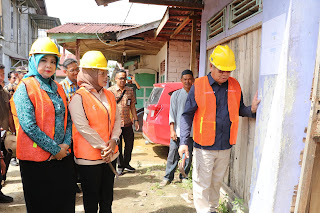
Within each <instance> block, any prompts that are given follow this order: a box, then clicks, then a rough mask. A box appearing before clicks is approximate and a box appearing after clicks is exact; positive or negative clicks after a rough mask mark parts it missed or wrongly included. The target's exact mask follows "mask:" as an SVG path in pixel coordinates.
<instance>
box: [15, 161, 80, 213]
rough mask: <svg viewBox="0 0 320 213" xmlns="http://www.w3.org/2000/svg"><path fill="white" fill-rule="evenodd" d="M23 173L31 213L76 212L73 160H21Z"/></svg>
mask: <svg viewBox="0 0 320 213" xmlns="http://www.w3.org/2000/svg"><path fill="white" fill-rule="evenodd" d="M20 172H21V178H22V184H23V192H24V198H25V201H26V206H27V212H28V213H43V212H46V213H57V212H59V213H72V212H75V197H76V191H75V174H74V166H73V159H72V158H71V156H67V157H65V158H63V159H62V160H52V161H45V162H33V161H24V160H20Z"/></svg>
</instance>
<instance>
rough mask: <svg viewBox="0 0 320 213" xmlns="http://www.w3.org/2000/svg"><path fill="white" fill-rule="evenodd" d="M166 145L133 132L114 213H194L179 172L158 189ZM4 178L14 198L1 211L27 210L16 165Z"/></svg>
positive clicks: (79, 196)
mask: <svg viewBox="0 0 320 213" xmlns="http://www.w3.org/2000/svg"><path fill="white" fill-rule="evenodd" d="M167 154H168V147H165V146H161V145H155V144H145V140H144V139H143V137H142V136H141V134H140V133H136V139H135V145H134V149H133V154H132V161H131V165H132V166H133V167H135V168H136V169H137V171H136V172H135V173H125V174H124V175H123V176H121V177H120V178H119V180H116V181H115V187H114V201H113V212H114V213H118V212H121V213H126V212H130V213H191V212H192V213H193V212H195V209H194V206H193V203H192V200H190V198H188V197H189V196H188V195H189V194H191V189H190V184H188V183H187V184H185V183H179V181H178V179H179V177H178V173H177V172H176V174H175V180H174V181H173V183H171V184H170V185H168V186H166V187H164V188H163V189H161V188H160V187H159V183H160V182H161V180H162V178H163V176H164V173H165V164H166V159H167ZM7 176H8V177H7V181H6V184H5V186H4V187H3V189H2V191H3V193H4V194H6V195H10V196H12V197H13V198H14V202H13V203H10V204H0V212H5V213H20V212H26V208H25V203H24V197H23V190H22V184H21V178H20V171H19V167H16V166H10V168H9V172H8V175H7ZM76 212H77V213H80V212H84V209H83V205H82V194H77V200H76Z"/></svg>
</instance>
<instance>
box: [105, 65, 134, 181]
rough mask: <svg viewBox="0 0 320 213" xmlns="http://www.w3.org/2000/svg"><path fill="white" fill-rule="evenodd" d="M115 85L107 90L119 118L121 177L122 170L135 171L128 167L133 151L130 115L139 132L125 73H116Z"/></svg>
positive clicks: (119, 167)
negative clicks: (115, 106) (116, 107)
mask: <svg viewBox="0 0 320 213" xmlns="http://www.w3.org/2000/svg"><path fill="white" fill-rule="evenodd" d="M115 80H116V83H117V84H116V85H114V86H112V87H110V88H108V90H110V91H111V92H112V93H113V94H114V95H115V97H116V101H117V105H118V108H119V112H120V116H121V129H122V133H121V135H120V141H119V157H118V173H119V175H122V174H123V172H124V170H127V171H129V172H135V171H136V169H135V168H133V167H132V166H130V161H131V153H132V149H133V142H134V133H133V129H132V120H131V117H130V113H131V114H132V116H133V119H134V126H135V130H136V131H138V130H139V121H138V116H137V111H136V107H135V104H136V98H135V96H134V93H133V90H132V88H130V87H127V86H126V80H127V73H126V71H124V70H119V71H117V72H116V77H115ZM122 138H123V139H124V144H125V147H124V155H122Z"/></svg>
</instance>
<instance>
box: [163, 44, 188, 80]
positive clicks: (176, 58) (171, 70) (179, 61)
mask: <svg viewBox="0 0 320 213" xmlns="http://www.w3.org/2000/svg"><path fill="white" fill-rule="evenodd" d="M190 48H191V44H190V42H183V41H170V42H169V49H168V77H167V82H176V81H179V80H180V76H181V72H182V71H183V70H185V69H190V52H191V50H190Z"/></svg>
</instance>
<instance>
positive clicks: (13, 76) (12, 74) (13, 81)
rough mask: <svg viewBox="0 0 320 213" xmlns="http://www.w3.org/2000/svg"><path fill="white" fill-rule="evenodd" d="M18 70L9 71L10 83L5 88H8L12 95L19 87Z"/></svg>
mask: <svg viewBox="0 0 320 213" xmlns="http://www.w3.org/2000/svg"><path fill="white" fill-rule="evenodd" d="M16 79H17V77H16V72H15V71H11V72H9V73H8V80H9V83H8V84H7V85H6V86H4V88H3V89H4V90H6V91H7V92H8V93H9V94H10V96H12V95H13V93H14V92H15V91H16V87H17V84H16Z"/></svg>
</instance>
